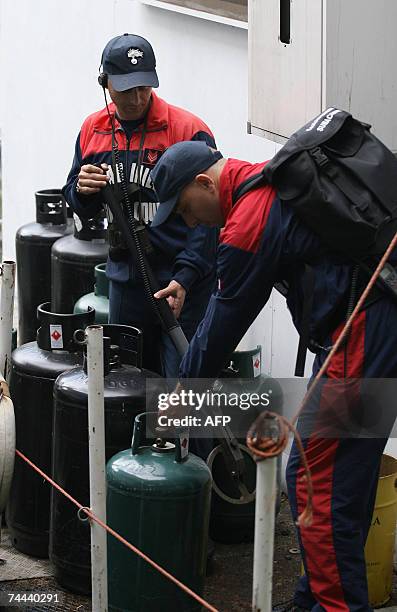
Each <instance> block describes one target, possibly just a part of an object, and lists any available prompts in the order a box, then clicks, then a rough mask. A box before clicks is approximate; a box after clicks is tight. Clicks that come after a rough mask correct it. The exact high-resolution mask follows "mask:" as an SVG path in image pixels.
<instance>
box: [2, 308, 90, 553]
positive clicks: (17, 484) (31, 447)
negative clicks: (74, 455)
mask: <svg viewBox="0 0 397 612" xmlns="http://www.w3.org/2000/svg"><path fill="white" fill-rule="evenodd" d="M94 317H95V312H94V310H92V309H91V310H90V311H89V312H85V313H80V314H75V315H72V314H71V315H59V314H54V313H52V312H50V303H49V302H48V303H47V304H42V305H41V306H39V308H38V309H37V318H38V325H39V329H38V331H37V342H29V343H28V344H24V345H22V346H20V347H19V348H17V349H15V351H14V352H13V353H12V359H11V378H10V392H11V397H12V400H13V402H14V410H15V419H16V447H17V449H18V450H20V451H21V452H22V453H24V454H25V455H26V456H27V457H28V458H29V459H31V460H32V461H33V462H34V463H35V464H36V465H38V466H39V467H40V468H41V469H42V470H43V471H44V472H46V473H47V474H51V447H52V422H53V388H54V381H55V379H56V378H57V376H59V374H61V373H62V372H65V371H66V370H71V369H72V368H75V367H76V366H78V365H79V364H81V363H82V361H83V354H82V350H81V346H79V345H77V344H76V343H75V342H74V340H73V334H74V332H75V331H76V330H78V329H81V328H85V327H86V326H87V325H89V324H91V323H93V321H94ZM6 515H7V524H8V527H9V530H10V535H11V539H12V542H13V544H14V546H15V548H17V549H18V550H20V551H21V552H23V553H25V554H27V555H32V556H35V557H48V530H49V522H50V486H49V485H48V483H47V482H46V481H45V480H44V479H43V478H41V477H40V476H39V475H38V474H37V473H36V472H34V471H33V469H32V468H30V467H29V466H28V465H26V463H24V462H23V461H22V459H20V458H18V457H16V459H15V469H14V478H13V482H12V487H11V493H10V498H9V502H8V507H7V511H6Z"/></svg>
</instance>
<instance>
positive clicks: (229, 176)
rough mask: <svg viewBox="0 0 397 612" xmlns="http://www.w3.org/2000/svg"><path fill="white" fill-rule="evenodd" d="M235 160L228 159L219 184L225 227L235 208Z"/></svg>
mask: <svg viewBox="0 0 397 612" xmlns="http://www.w3.org/2000/svg"><path fill="white" fill-rule="evenodd" d="M234 161H235V160H233V159H228V160H227V162H226V164H225V165H224V167H223V170H222V172H221V177H220V182H219V200H220V205H221V210H222V213H223V217H224V219H225V225H226V222H227V218H228V216H229V214H230V211H231V210H232V207H233V190H234V188H235V187H234V172H233V162H234Z"/></svg>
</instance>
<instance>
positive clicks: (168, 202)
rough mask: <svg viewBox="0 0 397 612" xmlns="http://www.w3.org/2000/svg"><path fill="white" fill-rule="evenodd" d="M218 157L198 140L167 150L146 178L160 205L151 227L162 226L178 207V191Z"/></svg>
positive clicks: (182, 143)
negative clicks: (152, 186)
mask: <svg viewBox="0 0 397 612" xmlns="http://www.w3.org/2000/svg"><path fill="white" fill-rule="evenodd" d="M222 157H223V156H222V153H221V152H220V151H214V150H213V149H210V147H209V146H208V145H207V144H206V143H205V142H203V141H199V140H197V141H193V140H189V141H186V142H177V143H176V144H174V145H172V146H171V147H169V149H167V150H166V152H165V153H164V154H163V155H162V156H161V158H160V160H159V161H158V162H157V164H156V165H155V167H154V168H153V170H152V172H151V174H150V176H151V179H152V181H153V183H154V189H155V191H156V193H157V196H158V198H159V202H160V206H159V208H158V210H157V213H156V215H155V217H154V219H153V221H152V227H157V226H158V225H161V224H162V223H164V221H166V220H167V219H168V217H169V216H170V214H171V213H172V211H173V210H174V208H175V206H176V204H177V203H178V200H179V196H180V195H181V191H182V189H184V187H186V186H187V185H189V183H191V182H192V180H193V179H194V178H195V177H196V176H197V175H198V174H200V172H204V171H205V170H208V168H210V167H211V166H213V165H214V164H215V163H216V162H217V161H218V160H219V159H222Z"/></svg>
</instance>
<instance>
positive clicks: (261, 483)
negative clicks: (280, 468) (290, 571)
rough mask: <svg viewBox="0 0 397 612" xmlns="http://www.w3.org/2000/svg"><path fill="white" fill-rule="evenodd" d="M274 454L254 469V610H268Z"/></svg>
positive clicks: (270, 584) (273, 514)
mask: <svg viewBox="0 0 397 612" xmlns="http://www.w3.org/2000/svg"><path fill="white" fill-rule="evenodd" d="M276 496H277V457H274V458H271V459H264V460H263V461H258V463H257V470H256V502H255V540H254V576H253V588H252V610H253V612H271V609H272V582H273V554H274V525H275V514H276Z"/></svg>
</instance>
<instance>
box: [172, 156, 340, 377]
mask: <svg viewBox="0 0 397 612" xmlns="http://www.w3.org/2000/svg"><path fill="white" fill-rule="evenodd" d="M263 166H264V164H263V163H261V164H250V163H248V162H244V161H239V160H235V159H229V160H228V161H227V163H226V165H225V167H224V169H223V172H222V175H221V179H220V202H221V206H222V209H223V212H224V217H225V219H226V223H225V226H224V228H223V229H222V231H221V233H220V241H219V247H218V254H217V277H218V289H217V291H216V292H215V293H214V294H213V295H212V297H211V299H210V302H209V304H208V308H207V311H206V314H205V317H204V319H203V320H202V321H201V323H200V325H199V327H198V329H197V331H196V334H195V336H194V337H193V339H192V341H191V343H190V347H189V350H188V352H187V353H186V355H185V357H184V359H183V361H182V364H181V369H180V376H181V378H212V377H214V376H217V375H218V374H219V372H220V370H221V369H222V367H223V366H224V364H225V362H226V360H227V359H228V357H229V356H230V354H231V353H232V352H233V350H234V349H235V347H236V346H237V344H238V342H239V341H240V340H241V338H242V337H243V335H244V334H245V332H246V331H247V329H248V328H249V326H250V325H251V324H252V323H253V321H254V320H255V318H256V317H257V315H258V314H259V312H260V311H261V309H262V308H263V306H264V305H265V304H266V302H267V300H268V299H269V296H270V293H271V290H272V288H273V286H274V285H275V284H276V283H278V282H281V281H283V280H286V281H287V282H288V284H289V290H288V294H287V304H288V307H289V310H290V312H291V315H292V318H293V322H294V325H295V327H296V328H297V329H298V331H299V330H300V329H301V324H302V306H303V276H304V271H305V266H306V264H308V263H309V264H310V265H311V266H312V267H313V268H314V271H315V288H314V296H313V307H312V312H311V321H310V329H311V332H312V335H313V336H315V335H316V330H317V329H318V328H319V327H320V326H321V323H322V322H323V321H324V320H332V317H333V314H334V313H335V312H337V311H338V309H340V307H341V304H343V301H344V300H346V298H347V296H348V294H349V288H350V283H351V265H349V264H348V263H347V262H346V261H343V259H342V257H340V256H339V255H338V254H337V253H331V252H330V251H329V249H327V248H326V247H325V246H324V245H323V244H322V243H321V241H320V239H319V238H318V237H317V236H316V235H315V234H314V233H313V232H312V231H311V230H310V229H309V228H307V227H306V226H305V225H304V224H303V223H302V222H301V221H300V220H299V218H298V217H297V215H296V214H295V213H294V212H293V210H292V209H291V207H290V206H289V205H288V203H285V202H283V203H282V202H281V201H280V200H279V198H278V196H277V193H276V192H275V191H274V189H273V188H272V187H271V186H262V187H259V188H257V189H254V190H252V191H249V192H248V193H247V194H246V195H244V196H243V197H241V198H240V199H239V200H238V201H237V202H236V203H235V205H234V206H233V203H232V197H233V192H234V191H235V190H236V189H237V187H238V186H239V185H240V184H241V183H242V182H243V181H245V180H246V179H247V178H248V177H250V176H252V175H255V174H257V173H259V172H260V170H261V169H262V168H263ZM344 314H345V312H344ZM339 322H340V321H339Z"/></svg>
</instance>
